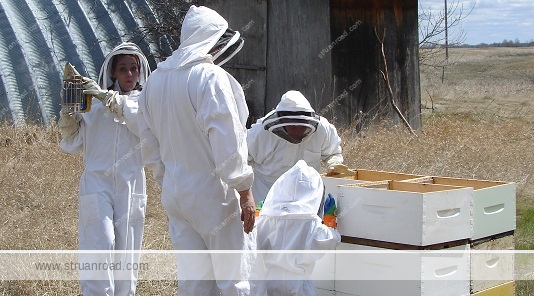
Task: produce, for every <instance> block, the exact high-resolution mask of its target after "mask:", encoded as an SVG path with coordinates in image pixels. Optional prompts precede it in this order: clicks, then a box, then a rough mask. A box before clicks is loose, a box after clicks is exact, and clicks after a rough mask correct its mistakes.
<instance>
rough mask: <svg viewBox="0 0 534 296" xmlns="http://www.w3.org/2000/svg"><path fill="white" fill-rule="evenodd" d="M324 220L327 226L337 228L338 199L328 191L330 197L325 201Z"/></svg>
mask: <svg viewBox="0 0 534 296" xmlns="http://www.w3.org/2000/svg"><path fill="white" fill-rule="evenodd" d="M323 222H324V224H325V225H326V226H328V227H332V228H337V207H336V200H335V199H334V197H333V196H332V194H330V193H328V197H327V198H326V200H325V202H324V218H323Z"/></svg>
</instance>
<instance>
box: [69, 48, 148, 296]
mask: <svg viewBox="0 0 534 296" xmlns="http://www.w3.org/2000/svg"><path fill="white" fill-rule="evenodd" d="M121 53H122V54H135V55H137V56H138V57H139V61H140V63H141V65H140V69H141V70H140V74H139V83H140V84H144V83H145V81H146V80H147V77H148V75H149V71H150V68H149V65H148V62H147V60H146V58H145V57H144V55H143V53H142V52H141V50H140V49H139V48H138V47H137V46H136V45H135V44H132V43H123V44H121V45H119V46H117V47H115V49H113V51H111V52H110V53H109V54H108V56H107V58H106V60H105V62H104V64H103V65H102V68H101V75H100V79H99V84H100V87H101V88H102V89H107V88H108V87H110V86H111V83H112V82H111V79H108V78H107V77H109V75H110V73H109V71H110V69H109V67H108V66H109V64H111V61H112V59H111V57H113V56H115V55H117V54H121ZM106 72H107V73H106ZM104 78H106V79H104ZM114 89H115V90H116V91H118V92H119V94H120V95H119V96H117V98H119V99H120V102H121V104H120V105H118V107H121V110H120V111H122V112H121V113H122V116H118V115H116V114H115V113H110V112H109V109H108V108H107V107H105V106H104V105H103V104H102V103H101V102H100V101H99V100H97V99H96V98H93V100H92V107H91V110H90V111H89V112H87V113H83V114H82V115H81V120H80V121H79V123H77V124H78V130H77V131H76V132H75V133H74V134H73V135H72V136H71V137H64V138H63V139H62V141H61V148H62V149H63V150H64V151H66V152H68V153H77V152H80V151H83V152H84V158H83V162H84V167H85V168H84V171H83V174H82V176H81V180H80V188H79V222H78V229H79V230H78V231H79V249H80V250H116V251H118V250H125V251H131V250H140V249H141V242H142V238H143V226H144V221H145V207H146V199H147V196H146V185H145V172H144V169H143V165H142V161H141V150H140V147H141V145H142V143H141V142H140V140H139V136H138V134H139V126H138V123H137V110H138V105H137V99H138V96H139V93H140V91H138V90H132V91H131V92H129V93H123V92H122V91H121V90H120V87H119V84H118V82H117V83H115V86H114ZM67 116H69V115H67V114H62V117H63V118H62V119H63V120H65V119H66V117H67ZM78 118H79V114H78ZM62 119H60V122H61V120H62ZM79 260H80V264H81V266H83V264H84V263H107V268H98V269H96V270H92V271H88V270H80V278H81V288H82V293H83V295H134V294H135V288H136V282H137V270H129V269H132V268H131V266H127V265H128V264H130V265H131V264H132V263H136V262H138V261H139V254H135V253H129V254H128V253H122V254H113V253H110V254H80V258H79ZM110 263H112V264H114V267H111V265H110ZM117 263H120V265H117ZM118 266H120V267H121V269H124V270H111V269H113V268H115V267H118ZM80 269H83V268H80Z"/></svg>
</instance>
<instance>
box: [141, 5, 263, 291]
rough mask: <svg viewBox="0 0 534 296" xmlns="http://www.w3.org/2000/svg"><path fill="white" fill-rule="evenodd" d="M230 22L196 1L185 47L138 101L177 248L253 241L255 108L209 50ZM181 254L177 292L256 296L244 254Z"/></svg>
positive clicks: (146, 150)
mask: <svg viewBox="0 0 534 296" xmlns="http://www.w3.org/2000/svg"><path fill="white" fill-rule="evenodd" d="M227 28H228V23H227V22H226V21H225V20H224V18H223V17H221V16H220V15H219V14H217V12H215V11H213V10H211V9H209V8H206V7H196V6H191V8H190V9H189V11H188V12H187V14H186V17H185V19H184V21H183V25H182V32H181V44H180V47H179V48H178V49H177V50H176V51H174V53H173V54H172V56H170V57H169V58H167V59H166V60H165V61H163V62H161V63H159V64H158V68H157V69H156V70H155V71H154V72H153V73H152V75H151V76H150V79H149V81H148V83H147V85H146V86H145V87H144V89H143V92H142V93H141V97H140V99H139V108H140V110H141V113H142V116H140V117H139V128H140V134H141V139H142V142H143V143H145V144H144V145H143V146H142V153H143V162H144V163H145V165H147V167H148V168H150V169H152V170H153V173H154V177H155V178H156V180H157V181H158V183H159V185H160V186H161V190H162V192H161V201H162V204H163V207H164V208H165V210H166V212H167V215H168V218H169V231H170V235H171V240H172V243H173V247H174V249H175V250H243V249H246V248H249V247H250V246H249V247H247V242H248V239H247V235H246V234H245V233H244V231H243V223H242V222H241V220H240V216H241V215H240V205H239V194H238V192H237V191H244V190H248V189H250V188H251V186H252V181H253V173H252V168H251V167H250V166H249V165H248V164H247V153H248V152H247V145H246V127H245V124H246V119H247V117H248V109H247V105H246V102H245V97H244V93H243V90H242V88H241V85H240V84H239V83H238V82H237V81H236V80H235V79H234V78H233V77H232V76H231V75H230V74H228V73H227V72H226V71H225V70H223V69H222V68H221V67H219V66H217V65H215V64H213V62H212V56H211V55H210V54H208V52H209V50H210V49H211V48H212V47H213V46H214V44H215V43H216V42H217V40H218V39H219V37H221V36H222V34H223V33H224V32H225V30H226V29H227ZM177 256H178V295H194V296H201V295H209V296H211V295H219V291H220V292H222V294H223V295H249V292H250V287H249V284H248V281H247V279H248V275H247V272H248V267H247V266H246V265H247V263H246V261H245V260H244V258H243V255H241V254H236V255H235V256H233V255H231V254H218V253H216V252H211V254H204V255H202V254H200V255H199V254H184V255H182V256H180V254H178V255H177ZM242 263H243V264H244V265H243V266H242ZM201 280H203V281H201Z"/></svg>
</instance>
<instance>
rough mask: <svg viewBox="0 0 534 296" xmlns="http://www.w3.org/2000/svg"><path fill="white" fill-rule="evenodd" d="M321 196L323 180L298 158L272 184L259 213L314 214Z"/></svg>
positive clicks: (274, 214) (276, 214) (277, 214)
mask: <svg viewBox="0 0 534 296" xmlns="http://www.w3.org/2000/svg"><path fill="white" fill-rule="evenodd" d="M322 198H323V180H322V179H321V176H320V175H319V173H318V172H317V171H316V170H315V169H314V168H312V167H310V166H308V164H306V162H305V161H304V160H299V161H298V162H297V163H296V164H295V165H294V166H293V167H292V168H290V169H289V170H288V171H287V172H285V173H284V174H283V175H282V176H280V178H278V179H277V180H276V182H275V183H274V184H273V186H272V187H271V189H270V190H269V193H268V194H267V197H266V198H265V203H264V204H263V207H262V209H261V215H262V216H263V215H266V216H287V215H299V216H301V215H310V216H316V215H317V212H318V210H319V207H320V206H321V202H322Z"/></svg>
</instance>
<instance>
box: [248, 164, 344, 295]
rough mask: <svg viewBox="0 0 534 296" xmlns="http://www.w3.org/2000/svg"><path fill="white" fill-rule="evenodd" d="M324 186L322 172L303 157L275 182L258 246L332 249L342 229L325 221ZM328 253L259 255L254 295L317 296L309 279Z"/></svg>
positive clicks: (260, 222)
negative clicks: (260, 273)
mask: <svg viewBox="0 0 534 296" xmlns="http://www.w3.org/2000/svg"><path fill="white" fill-rule="evenodd" d="M323 192H324V186H323V181H322V179H321V176H320V175H319V173H318V172H317V171H316V170H315V169H314V168H312V167H310V166H308V165H307V164H306V162H305V161H304V160H300V161H298V162H297V163H296V164H295V165H294V166H293V167H292V168H290V169H289V170H288V171H287V172H286V173H284V174H283V175H282V176H280V178H278V180H276V182H275V183H274V184H273V186H272V187H271V189H270V190H269V193H268V194H267V197H266V199H265V202H264V204H263V207H262V209H261V212H260V217H259V218H258V220H257V248H258V250H304V251H308V250H333V249H335V248H336V246H337V245H338V244H339V242H340V241H341V236H340V234H339V232H338V231H337V230H336V229H335V228H332V227H328V226H326V225H324V224H323V223H322V217H320V216H319V215H321V216H322V215H323V211H324V210H323V206H324V198H323ZM323 255H324V253H321V252H318V253H305V252H302V253H298V252H296V253H295V252H291V253H284V252H269V253H260V254H259V257H258V262H261V263H260V265H261V266H262V269H263V270H262V272H263V275H262V276H261V277H256V279H260V278H264V279H265V281H262V280H258V281H256V280H253V281H251V289H252V290H251V292H252V293H253V294H251V295H280V296H282V295H302V296H312V295H317V291H316V289H315V287H314V285H313V283H312V281H311V280H310V276H311V274H312V272H313V269H314V267H315V262H316V261H317V260H319V259H320V258H321V257H322V256H323Z"/></svg>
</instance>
